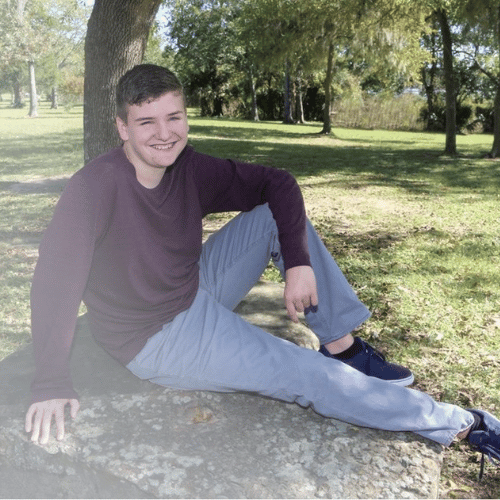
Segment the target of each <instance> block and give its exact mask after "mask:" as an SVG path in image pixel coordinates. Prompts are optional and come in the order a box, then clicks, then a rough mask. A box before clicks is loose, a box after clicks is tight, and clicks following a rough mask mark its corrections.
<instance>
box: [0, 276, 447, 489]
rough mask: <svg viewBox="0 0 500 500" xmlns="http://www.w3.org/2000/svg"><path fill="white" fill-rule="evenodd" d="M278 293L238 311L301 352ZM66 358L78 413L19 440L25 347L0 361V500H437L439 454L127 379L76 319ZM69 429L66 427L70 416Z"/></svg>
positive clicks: (397, 437)
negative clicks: (43, 437) (49, 431)
mask: <svg viewBox="0 0 500 500" xmlns="http://www.w3.org/2000/svg"><path fill="white" fill-rule="evenodd" d="M281 297H282V288H281V287H280V286H279V285H275V284H266V283H260V284H259V285H258V286H256V287H255V288H254V290H253V291H252V292H251V293H250V295H249V296H248V297H247V298H246V299H245V301H244V302H243V303H242V304H240V306H239V308H238V312H239V313H240V314H241V315H242V316H243V317H245V318H246V319H247V320H248V321H251V322H252V323H255V324H257V325H259V326H262V327H263V328H264V329H266V330H268V331H270V332H271V333H273V334H277V335H280V336H283V337H285V338H287V339H289V340H291V341H293V342H296V343H298V344H301V345H304V346H305V347H309V348H316V347H317V340H316V338H315V337H314V335H312V334H311V332H310V331H309V330H308V329H307V328H306V327H305V326H303V325H298V326H297V325H293V324H292V323H291V322H290V321H287V320H286V313H285V311H284V310H283V306H282V298H281ZM77 331H78V333H77V338H76V341H75V346H74V350H73V355H72V370H73V379H74V383H75V387H76V389H77V390H78V392H79V393H80V397H81V410H80V413H79V414H78V417H77V419H76V420H75V421H73V422H71V421H68V423H67V426H66V438H65V440H64V441H62V442H57V441H56V440H55V439H53V438H51V441H50V442H49V443H48V444H47V445H45V446H40V445H35V444H32V443H31V442H30V441H29V438H28V436H27V435H26V434H25V433H24V430H23V427H24V425H23V420H24V412H25V410H26V406H27V400H26V395H27V392H28V389H29V383H30V380H31V373H32V368H31V365H32V361H31V355H32V352H31V348H30V346H28V347H27V348H25V349H23V350H21V351H18V352H17V353H14V354H13V355H12V356H10V357H8V358H6V359H5V360H3V361H2V362H0V497H2V498H154V497H160V498H312V497H318V498H436V497H437V496H438V491H437V488H438V482H439V474H440V469H441V453H440V451H441V448H440V446H439V445H436V444H435V443H432V442H430V441H426V440H424V439H421V438H419V437H417V436H415V435H412V434H408V433H389V432H383V431H376V430H373V429H365V428H358V427H354V426H352V425H349V424H346V423H344V422H340V421H337V420H331V419H326V418H323V417H321V416H319V415H317V414H315V413H314V412H313V411H312V410H310V409H308V410H305V409H303V408H301V407H299V406H297V405H291V404H285V403H282V402H279V401H274V400H270V399H266V398H262V397H258V396H252V395H248V394H216V393H210V392H198V391H192V392H188V391H174V390H170V389H165V388H160V387H156V386H154V385H153V384H150V383H148V382H143V381H140V380H138V379H136V378H135V377H134V376H132V375H131V374H130V373H129V372H128V371H127V370H126V369H125V368H123V367H122V366H120V365H119V364H118V363H116V362H115V361H114V360H112V359H111V358H110V357H109V356H108V355H107V354H106V353H104V352H103V351H102V350H101V349H100V348H99V347H98V346H97V345H96V344H95V342H94V341H93V340H92V338H91V336H90V334H89V332H88V329H87V327H86V322H85V318H84V317H83V318H81V319H80V321H79V326H78V330H77ZM68 420H70V419H69V417H68Z"/></svg>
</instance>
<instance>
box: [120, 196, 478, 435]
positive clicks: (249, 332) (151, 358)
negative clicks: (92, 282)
mask: <svg viewBox="0 0 500 500" xmlns="http://www.w3.org/2000/svg"><path fill="white" fill-rule="evenodd" d="M308 245H309V251H310V255H311V261H312V266H313V269H314V272H315V275H316V280H317V285H318V297H319V307H318V311H317V312H316V313H314V312H310V313H308V314H307V315H306V321H307V323H308V325H309V327H310V328H311V329H312V331H313V332H314V333H315V334H316V335H317V336H318V338H319V340H320V343H321V344H324V343H327V342H330V341H332V340H335V339H338V338H341V337H343V336H345V335H347V334H348V333H349V332H351V331H352V330H353V329H354V328H355V327H356V326H358V325H359V324H361V323H362V322H363V321H365V320H366V319H367V318H368V317H369V316H370V313H369V311H368V310H367V309H366V307H365V306H364V305H363V304H362V303H361V302H360V301H359V299H358V298H357V296H356V294H355V293H354V291H353V290H352V288H351V287H350V285H349V284H348V282H347V280H346V279H345V277H344V275H343V274H342V272H341V271H340V269H339V267H338V266H337V264H336V263H335V261H334V259H333V258H332V256H331V255H330V253H329V252H328V250H327V249H326V248H325V246H324V245H323V243H322V242H321V240H320V238H319V236H318V235H317V233H316V231H315V230H314V228H313V227H312V225H311V224H310V223H308ZM271 257H272V259H273V261H274V262H275V264H276V265H277V266H278V268H280V270H281V271H282V272H283V261H282V259H281V255H280V245H279V241H278V236H277V227H276V223H275V221H274V219H273V217H272V214H271V211H270V210H269V208H268V206H267V205H261V206H259V207H257V208H255V209H254V210H252V211H251V212H248V213H242V214H240V215H238V216H237V217H235V218H234V219H233V220H232V221H230V222H229V223H228V224H226V226H224V227H223V228H222V229H221V230H220V231H218V232H217V233H215V234H214V235H212V236H211V237H210V238H209V239H208V240H207V242H206V243H205V244H204V247H203V252H202V256H201V259H200V287H199V290H198V293H197V295H196V298H195V300H194V302H193V303H192V305H191V307H189V309H187V310H186V311H183V312H182V313H180V314H178V315H177V316H176V317H175V318H174V319H173V320H172V321H171V322H169V323H167V324H166V325H164V327H163V329H162V330H161V331H160V332H158V333H157V334H156V335H154V336H153V337H151V338H150V339H149V340H148V342H147V344H146V345H145V346H144V348H143V349H142V351H141V352H140V353H139V354H138V355H137V356H136V357H135V358H134V359H133V360H132V361H131V362H130V363H129V364H128V366H127V367H128V368H129V369H130V370H131V371H132V372H133V373H134V374H135V375H137V376H138V377H140V378H141V379H148V380H150V381H151V382H154V383H156V384H160V385H163V386H168V387H172V388H178V389H193V390H210V391H219V392H232V391H247V392H253V393H257V394H262V395H265V396H270V397H273V398H276V399H281V400H283V401H287V402H296V403H298V404H299V405H301V406H304V407H307V406H311V407H312V408H313V409H314V410H315V411H316V412H318V413H319V414H321V415H324V416H325V417H331V418H336V419H339V420H343V421H345V422H349V423H352V424H356V425H360V426H365V427H372V428H376V429H385V430H392V431H412V432H415V433H417V434H420V435H421V436H424V437H427V438H429V439H432V440H434V441H437V442H439V443H442V444H444V445H449V444H450V443H451V442H452V441H453V439H454V438H455V436H456V435H457V434H458V433H459V432H460V431H462V430H464V429H466V428H467V427H469V426H470V425H471V424H472V423H473V417H472V415H471V414H470V413H469V412H468V411H466V410H463V409H461V408H459V407H458V406H454V405H451V404H447V403H438V402H436V401H435V400H434V399H432V398H431V397H430V396H429V395H427V394H424V393H422V392H419V391H416V390H413V389H408V388H406V387H401V386H399V385H396V384H392V383H389V382H385V381H383V380H379V379H377V378H374V377H367V376H366V375H364V374H362V373H360V372H358V371H357V370H354V369H353V368H351V367H349V366H348V365H346V364H344V363H342V362H340V361H337V360H334V359H331V358H327V357H325V356H323V355H322V354H320V353H318V352H316V351H313V350H310V349H306V348H303V347H298V346H296V345H295V344H292V343H290V342H288V341H286V340H282V339H280V338H277V337H274V336H273V335H271V334H269V333H267V332H265V331H263V330H261V329H260V328H258V327H256V326H254V325H251V324H249V323H247V322H246V321H244V320H243V319H242V318H241V317H240V316H238V315H237V314H235V313H234V312H232V311H233V309H234V308H235V307H236V306H237V305H238V303H239V302H240V301H241V300H242V299H243V298H244V297H245V295H246V294H247V293H248V292H249V290H250V289H251V288H252V287H253V286H254V284H255V283H256V282H257V280H258V279H259V277H260V276H261V274H262V272H263V270H264V269H265V267H266V266H267V264H268V262H269V259H270V258H271Z"/></svg>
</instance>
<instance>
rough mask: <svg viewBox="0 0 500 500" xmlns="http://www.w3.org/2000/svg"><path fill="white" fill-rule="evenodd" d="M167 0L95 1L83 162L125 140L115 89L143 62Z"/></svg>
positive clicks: (87, 66) (89, 40) (87, 57)
mask: <svg viewBox="0 0 500 500" xmlns="http://www.w3.org/2000/svg"><path fill="white" fill-rule="evenodd" d="M161 2H162V0H95V2H94V7H93V9H92V14H91V15H90V19H89V22H88V25H87V36H86V38H85V84H84V113H83V114H84V118H83V129H84V161H85V163H87V162H88V161H90V160H91V159H93V158H95V157H96V156H98V155H100V154H102V153H104V152H106V151H107V150H109V149H110V148H112V147H115V146H117V145H118V144H119V143H120V140H119V136H118V133H117V131H116V128H115V124H114V119H115V113H116V110H115V88H116V84H117V83H118V80H119V79H120V77H121V76H122V75H123V74H124V73H125V72H126V71H128V70H129V69H131V68H132V67H133V66H135V65H136V64H139V63H140V62H141V61H142V58H143V56H144V51H145V49H146V44H147V40H148V35H149V30H150V28H151V25H152V23H153V20H154V18H155V15H156V13H157V11H158V8H159V6H160V4H161Z"/></svg>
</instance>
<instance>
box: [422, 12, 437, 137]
mask: <svg viewBox="0 0 500 500" xmlns="http://www.w3.org/2000/svg"><path fill="white" fill-rule="evenodd" d="M433 24H435V18H434V21H433ZM430 37H431V38H430V44H431V55H432V63H431V67H430V68H429V70H427V68H426V67H425V65H423V66H422V71H421V74H422V82H423V85H424V91H425V96H426V99H427V123H426V126H425V128H426V130H427V131H429V132H430V131H432V130H435V128H436V111H435V108H434V103H435V100H436V98H435V89H436V87H435V81H436V73H437V54H436V53H437V49H438V46H437V45H438V44H437V41H436V32H435V30H432V33H431V35H430Z"/></svg>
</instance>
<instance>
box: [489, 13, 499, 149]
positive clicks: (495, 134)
mask: <svg viewBox="0 0 500 500" xmlns="http://www.w3.org/2000/svg"><path fill="white" fill-rule="evenodd" d="M496 15H497V19H496V23H497V29H496V34H497V50H498V48H499V47H500V7H498V8H497V11H496ZM499 75H500V71H499ZM496 89H497V91H496V94H495V101H494V103H493V146H492V148H491V151H490V156H491V157H492V158H497V157H498V156H500V76H497V79H496Z"/></svg>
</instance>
